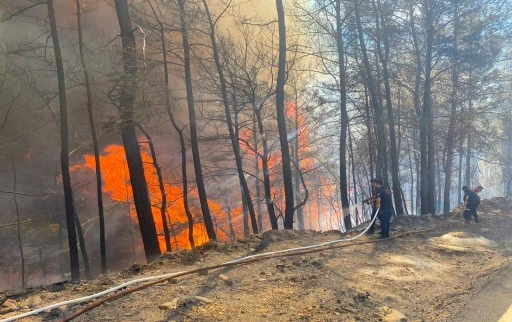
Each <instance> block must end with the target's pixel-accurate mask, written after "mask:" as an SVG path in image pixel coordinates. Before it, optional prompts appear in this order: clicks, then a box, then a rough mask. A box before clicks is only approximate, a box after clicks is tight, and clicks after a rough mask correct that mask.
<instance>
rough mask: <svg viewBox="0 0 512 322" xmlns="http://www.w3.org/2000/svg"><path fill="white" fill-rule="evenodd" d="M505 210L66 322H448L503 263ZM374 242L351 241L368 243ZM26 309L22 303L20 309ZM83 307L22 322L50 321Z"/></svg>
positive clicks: (143, 297) (215, 277)
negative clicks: (466, 221)
mask: <svg viewBox="0 0 512 322" xmlns="http://www.w3.org/2000/svg"><path fill="white" fill-rule="evenodd" d="M511 210H512V207H511V204H510V203H506V202H505V200H503V199H492V200H487V201H484V202H483V203H482V206H481V208H480V218H481V222H480V223H479V224H474V223H472V224H464V223H463V221H462V219H461V216H460V214H459V215H457V216H455V217H453V218H451V220H448V217H435V218H434V217H431V216H422V217H412V216H411V217H409V216H406V217H400V218H396V219H395V220H394V222H393V224H392V227H393V228H392V235H399V234H401V233H404V232H409V231H415V230H416V231H419V230H424V229H429V228H434V229H432V230H430V231H428V232H418V233H415V234H410V235H407V236H404V237H399V238H394V239H389V240H384V241H379V242H375V243H368V244H362V245H356V246H350V247H346V248H339V249H331V250H327V251H323V252H318V253H312V254H307V255H301V256H294V257H288V258H281V259H269V260H263V261H259V262H255V263H251V264H247V265H241V266H234V267H229V268H224V269H219V270H212V271H208V272H202V273H201V274H194V275H189V276H184V277H181V278H177V279H175V280H172V281H170V282H165V283H161V284H158V285H156V286H152V287H149V288H146V289H143V290H141V291H138V292H135V293H132V294H130V295H128V296H126V297H123V298H121V299H118V300H115V301H113V302H110V303H106V304H103V305H101V306H100V307H98V308H96V309H94V310H92V311H89V312H87V313H85V314H83V315H81V316H80V317H78V318H77V319H76V321H176V322H178V321H244V322H251V321H387V322H392V321H451V320H453V319H455V318H457V317H458V316H460V312H461V311H463V310H464V306H465V303H467V302H468V301H469V300H470V298H471V297H472V296H473V295H474V294H475V293H477V292H478V291H479V290H480V289H482V288H483V287H484V286H485V285H486V283H488V282H489V281H491V280H492V279H493V278H494V277H495V276H498V274H500V272H501V271H502V270H503V269H504V268H505V267H506V266H507V265H508V264H509V263H510V262H511V261H512V234H511V233H510V227H512V213H511ZM377 236H378V235H377V234H376V235H375V236H367V235H364V236H362V237H361V240H362V241H365V240H374V239H376V237H377ZM338 238H343V237H342V235H341V234H340V233H339V232H325V233H318V232H313V231H275V232H267V233H264V234H263V235H262V236H261V237H251V238H249V239H245V240H240V241H238V242H236V243H230V244H215V245H214V246H212V245H210V247H203V248H201V249H199V250H196V251H194V252H190V251H181V252H177V253H172V254H166V255H164V256H162V258H161V259H160V260H158V261H156V262H154V263H151V264H150V265H144V266H137V265H134V266H132V267H131V268H130V269H129V270H126V271H124V272H121V273H116V274H109V275H105V276H101V277H99V278H97V279H95V280H92V281H83V282H80V283H75V284H72V283H67V284H63V285H61V286H57V285H54V286H51V287H46V288H44V289H39V290H35V291H33V292H32V293H30V294H7V295H9V297H10V298H12V299H13V300H15V301H16V304H17V307H18V311H16V312H10V313H7V314H4V315H0V319H2V318H7V317H10V316H14V315H16V314H20V312H22V311H23V310H25V311H28V308H27V305H28V304H31V307H42V306H46V305H49V304H52V303H57V302H61V301H64V300H69V299H74V298H77V297H81V296H85V295H89V294H93V293H96V292H99V291H102V290H105V289H107V288H109V287H112V286H114V285H118V284H121V283H122V282H125V281H128V280H132V279H135V278H141V277H145V276H152V275H160V274H166V273H172V272H177V271H182V270H187V269H192V268H196V267H203V266H206V265H212V264H215V263H223V262H226V261H228V260H232V259H235V258H239V257H242V256H245V255H247V254H253V253H255V252H269V251H275V250H280V249H287V248H293V247H298V246H306V245H312V244H318V243H321V242H325V241H330V240H335V239H338ZM27 302H28V303H27ZM84 305H85V304H81V305H73V306H65V307H62V308H59V309H54V310H53V311H50V312H45V313H43V314H41V315H38V316H34V317H30V318H27V319H25V320H24V321H53V320H58V319H60V318H63V317H65V316H66V315H69V314H70V313H72V312H74V311H75V310H77V309H79V308H82V307H83V306H84Z"/></svg>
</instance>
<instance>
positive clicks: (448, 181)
mask: <svg viewBox="0 0 512 322" xmlns="http://www.w3.org/2000/svg"><path fill="white" fill-rule="evenodd" d="M453 6H454V8H453V15H454V18H453V25H454V26H453V49H452V55H453V57H452V92H451V99H450V100H451V110H450V119H449V123H448V134H447V136H446V149H445V153H446V163H445V165H444V177H445V179H444V200H443V212H444V213H445V214H447V213H449V212H450V209H451V203H450V197H451V190H452V172H453V154H454V151H453V149H454V145H455V123H456V120H455V117H456V114H457V105H458V100H457V91H458V89H459V67H458V37H459V2H458V0H454V1H453Z"/></svg>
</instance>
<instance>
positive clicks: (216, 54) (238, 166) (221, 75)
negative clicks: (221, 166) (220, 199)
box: [203, 0, 258, 234]
mask: <svg viewBox="0 0 512 322" xmlns="http://www.w3.org/2000/svg"><path fill="white" fill-rule="evenodd" d="M203 5H204V9H205V13H206V17H207V18H208V25H209V27H210V30H209V36H210V41H211V44H212V51H213V58H214V61H215V67H216V69H217V73H218V75H219V82H220V90H221V94H222V102H223V104H224V113H225V116H226V122H227V127H228V131H229V138H230V140H231V146H232V148H233V152H234V154H235V163H236V169H237V172H238V179H239V180H240V185H241V188H242V193H243V197H244V198H243V200H244V201H245V205H246V206H247V209H248V211H249V216H250V218H251V226H252V232H253V234H258V222H257V220H256V213H255V212H254V205H253V203H252V198H251V193H250V191H249V186H248V185H247V180H246V179H245V174H244V169H243V165H242V157H241V155H240V143H239V142H238V137H237V136H235V130H234V128H233V120H232V119H231V110H230V107H229V102H228V93H227V86H226V79H225V77H224V71H223V69H222V64H221V61H220V56H219V49H218V47H217V39H216V35H215V28H216V24H217V22H218V21H219V19H220V18H221V17H222V16H219V17H217V18H216V19H215V22H214V20H213V19H212V16H211V14H210V9H209V7H208V3H207V2H206V0H203ZM228 7H229V4H228V6H227V7H226V9H227V8H228ZM224 11H225V10H224Z"/></svg>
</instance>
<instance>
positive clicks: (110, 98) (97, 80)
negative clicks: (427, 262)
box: [0, 0, 512, 290]
mask: <svg viewBox="0 0 512 322" xmlns="http://www.w3.org/2000/svg"><path fill="white" fill-rule="evenodd" d="M511 10H512V3H511V2H510V1H508V0H275V1H273V0H0V37H1V40H0V51H1V52H0V151H1V152H0V160H1V162H0V209H1V210H0V219H1V220H0V244H1V245H2V247H0V276H1V277H2V278H1V279H0V290H5V289H20V288H26V287H31V286H36V285H41V284H49V283H55V282H58V281H63V280H78V279H85V278H91V277H94V276H97V275H99V274H102V273H107V272H114V271H119V270H122V269H124V268H127V267H128V266H130V265H131V264H133V263H136V262H138V263H145V262H146V261H147V262H150V261H153V260H154V259H156V258H158V256H160V254H162V253H164V252H170V251H176V250H183V249H191V248H195V247H198V246H200V245H203V244H205V243H208V242H210V241H219V242H228V241H233V240H237V239H242V238H245V237H248V236H250V235H255V234H261V233H262V232H265V231H268V230H277V229H300V230H303V229H312V230H317V231H328V230H341V231H343V232H345V231H349V230H351V229H353V228H354V227H356V226H358V225H359V224H361V223H363V222H365V221H367V220H368V219H369V214H368V211H367V209H366V208H367V207H366V206H363V201H364V200H365V199H367V198H368V197H370V196H371V195H372V190H371V187H370V179H372V178H377V179H379V180H382V181H383V182H384V183H385V186H387V187H389V189H390V190H391V191H392V196H393V203H394V208H395V215H396V216H402V215H422V214H446V213H449V212H450V211H451V210H452V209H453V208H454V207H455V206H456V205H457V204H459V203H460V202H461V199H462V192H461V187H462V186H469V187H476V186H478V185H481V186H483V187H484V190H483V192H482V193H481V196H482V198H490V197H498V196H502V197H507V198H509V197H510V196H512V43H511V39H512V37H511V36H512V26H511V23H512V21H511V19H510V17H512V12H511Z"/></svg>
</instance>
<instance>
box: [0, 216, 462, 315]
mask: <svg viewBox="0 0 512 322" xmlns="http://www.w3.org/2000/svg"><path fill="white" fill-rule="evenodd" d="M378 213H379V209H377V212H376V213H375V216H374V217H373V218H372V220H371V221H370V223H369V225H368V226H367V227H366V228H365V229H364V230H363V231H362V232H361V233H359V234H358V235H356V236H354V237H350V238H344V239H337V240H333V241H329V242H325V243H321V244H315V245H310V246H304V247H296V248H290V249H285V250H279V251H274V252H267V253H262V254H256V255H249V256H245V257H241V258H239V259H235V260H231V261H228V262H225V263H222V264H217V265H210V266H205V267H199V268H195V269H191V270H187V271H181V272H176V273H169V274H164V275H158V276H149V277H144V278H139V279H135V280H131V281H129V282H126V283H123V284H120V285H118V286H115V287H112V288H109V289H107V290H105V291H102V292H99V293H95V294H92V295H88V296H84V297H80V298H77V299H73V300H68V301H64V302H60V303H55V304H52V305H48V306H45V307H42V308H39V309H36V310H33V311H30V312H26V313H23V314H19V315H16V316H13V317H10V318H7V319H4V320H1V321H0V322H10V321H16V320H18V319H22V318H26V317H29V316H32V315H36V314H39V313H41V312H44V311H49V310H53V309H56V308H59V307H61V306H64V305H72V304H79V303H83V302H88V301H90V300H93V299H96V298H101V297H104V296H106V295H107V294H109V293H113V292H116V291H119V292H117V293H114V294H111V295H109V296H106V297H104V298H102V299H100V300H97V301H95V302H92V303H90V304H89V305H87V306H86V307H84V308H82V309H80V310H78V311H76V312H74V313H72V314H71V315H69V316H67V317H64V318H63V319H62V320H60V321H61V322H65V321H70V320H72V319H74V318H76V317H78V316H80V315H82V314H83V313H85V312H87V311H90V310H92V309H94V308H96V307H98V306H100V305H102V304H103V303H106V302H111V301H114V300H116V299H119V298H121V297H124V296H126V295H128V294H130V293H133V292H136V291H139V290H142V289H144V288H147V287H150V286H152V285H156V284H160V283H163V282H165V281H167V280H170V279H174V278H177V277H181V276H185V275H191V274H194V273H198V272H201V271H208V270H214V269H218V268H223V267H231V266H237V265H244V264H249V263H253V262H256V261H260V260H264V259H271V258H280V257H289V256H298V255H304V254H309V253H314V252H321V251H325V250H329V249H334V248H344V247H349V246H356V245H363V244H370V243H376V242H379V241H384V240H387V239H394V238H399V237H404V236H407V235H411V234H414V233H423V232H428V231H431V230H433V229H434V228H429V229H423V230H416V231H410V232H406V233H403V234H399V235H395V236H392V237H390V238H387V239H378V240H368V241H363V242H357V243H349V244H342V245H337V244H340V243H345V242H350V241H354V240H356V239H358V238H360V237H361V236H363V235H364V234H365V233H366V232H367V231H368V229H370V227H371V226H372V225H373V223H374V222H375V220H376V218H377V215H378ZM453 217H455V216H453ZM453 217H451V218H450V219H452V218H453ZM450 219H449V220H450ZM139 283H144V284H141V285H138V286H136V287H133V288H130V289H127V287H128V286H131V285H134V284H139Z"/></svg>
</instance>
